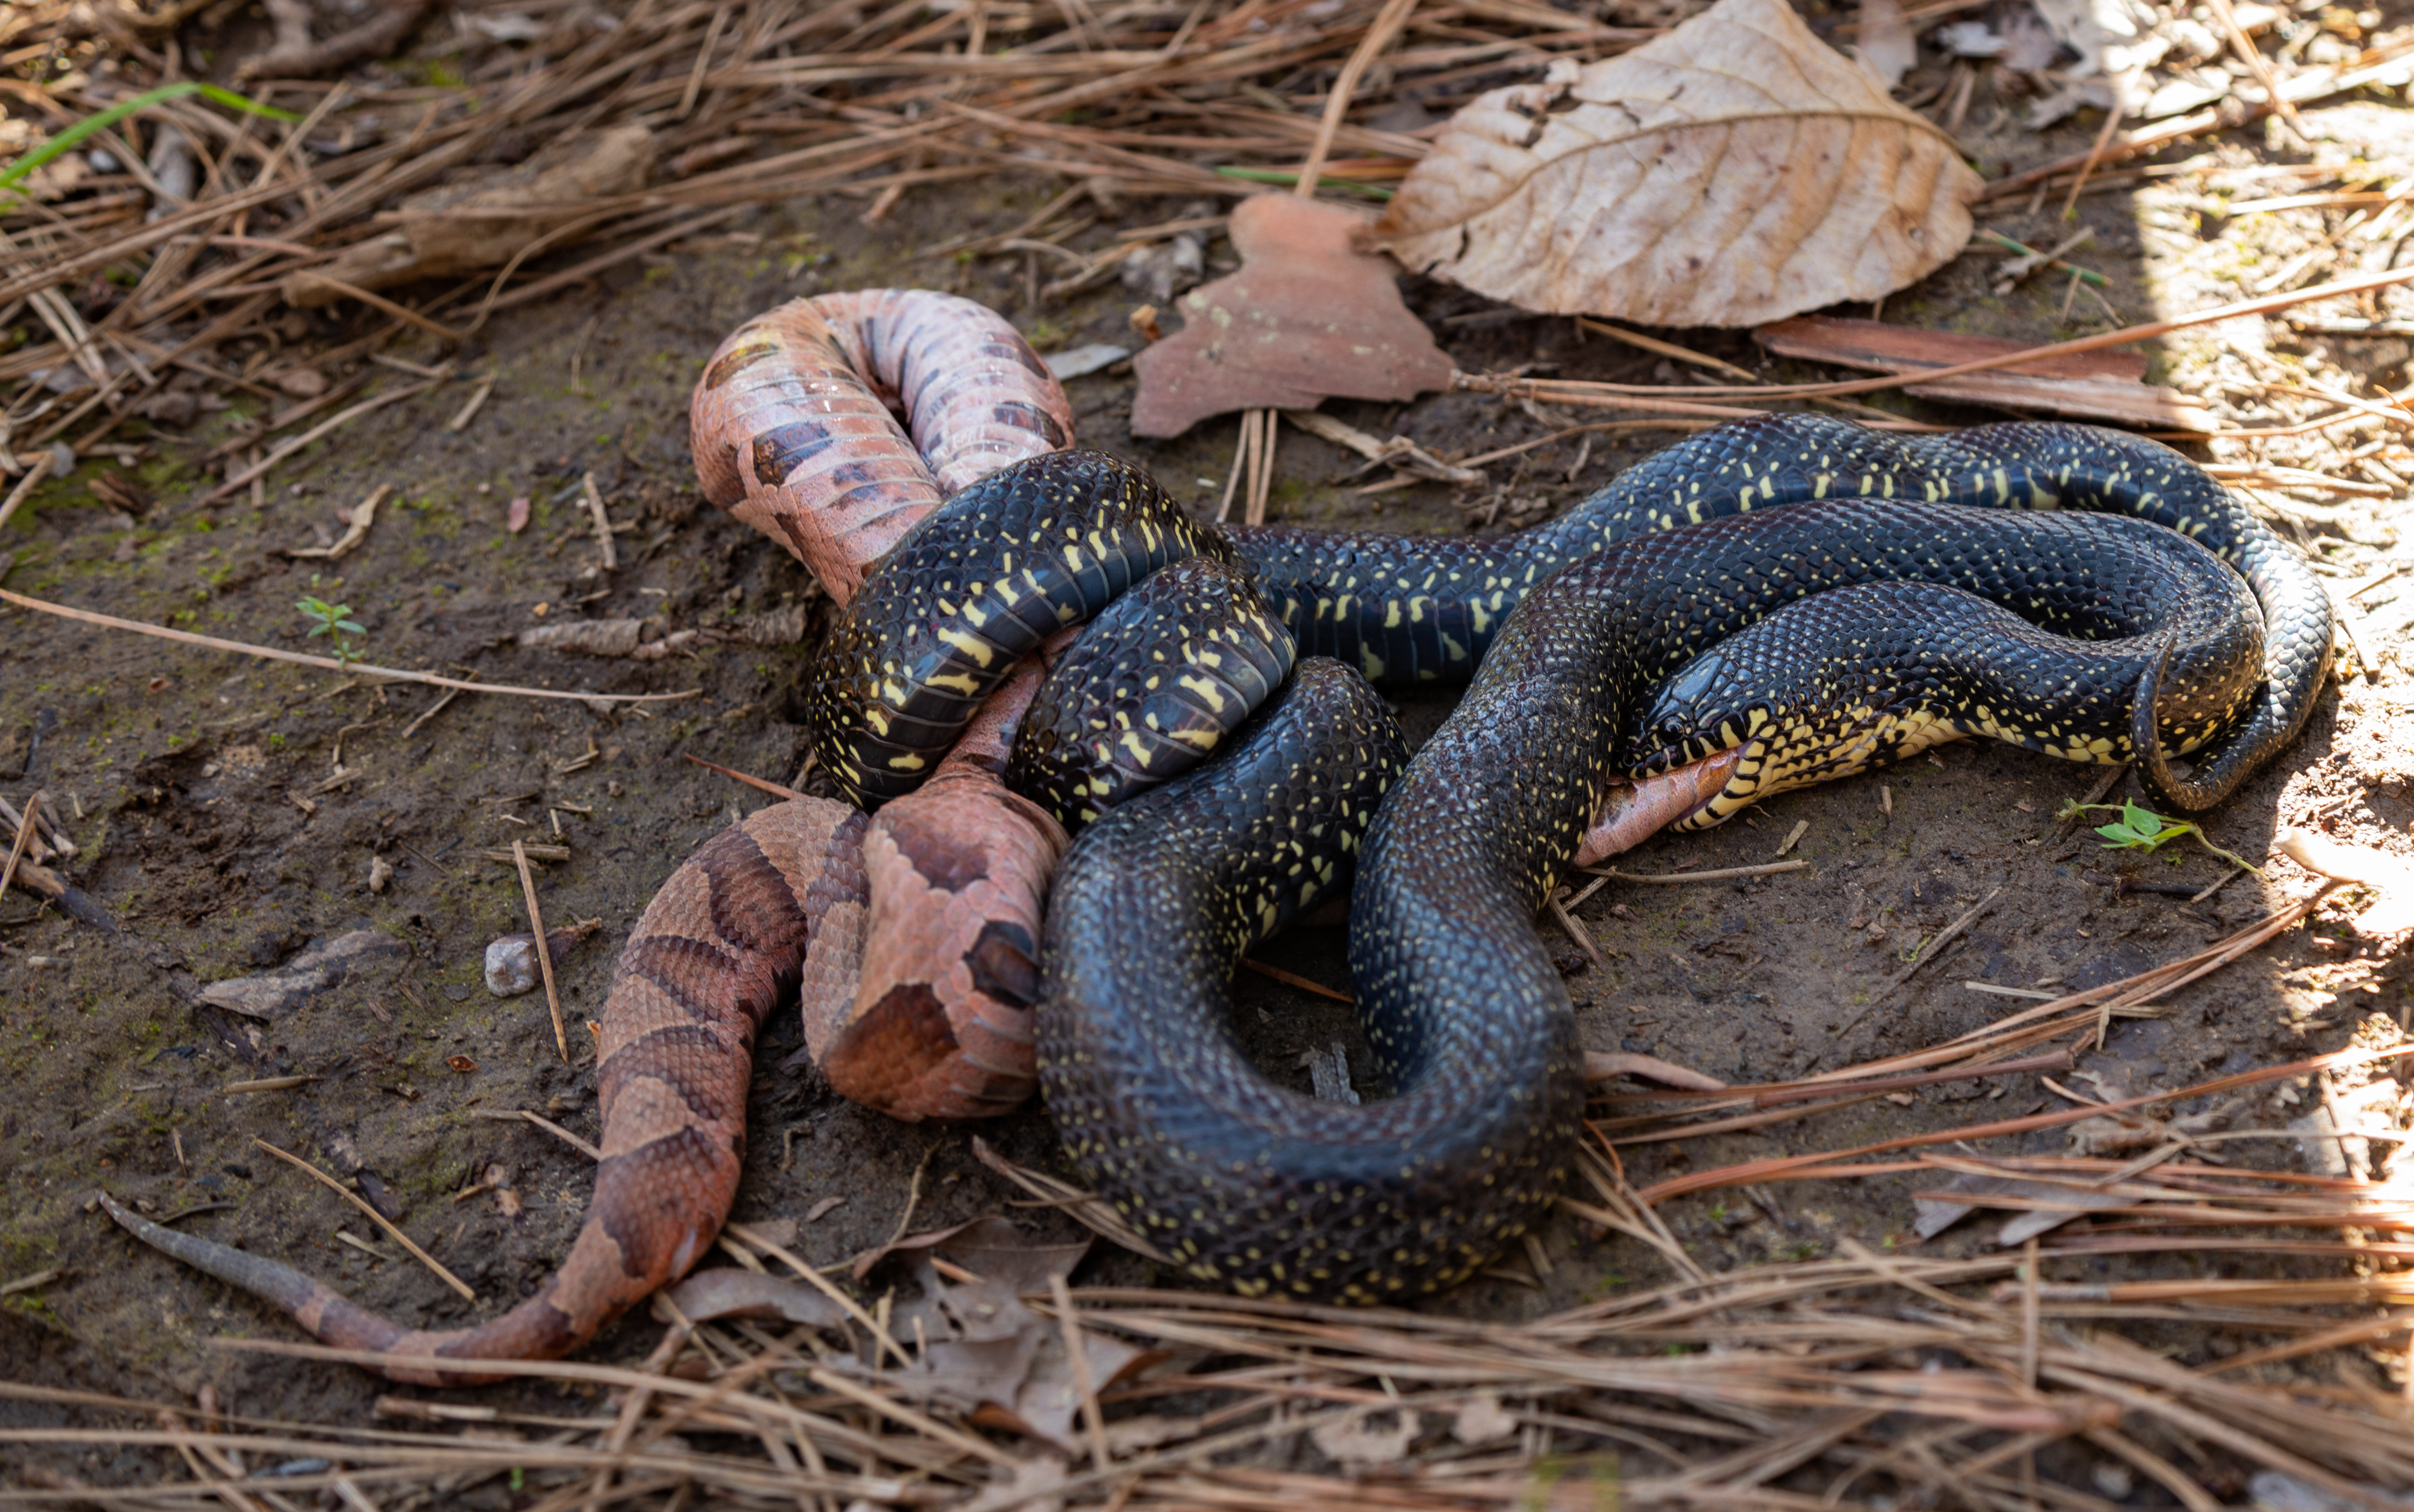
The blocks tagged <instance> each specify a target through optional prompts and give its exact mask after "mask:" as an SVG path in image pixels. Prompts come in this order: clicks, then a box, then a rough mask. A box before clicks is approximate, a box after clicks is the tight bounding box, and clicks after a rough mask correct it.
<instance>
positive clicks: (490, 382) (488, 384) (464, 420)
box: [444, 373, 496, 433]
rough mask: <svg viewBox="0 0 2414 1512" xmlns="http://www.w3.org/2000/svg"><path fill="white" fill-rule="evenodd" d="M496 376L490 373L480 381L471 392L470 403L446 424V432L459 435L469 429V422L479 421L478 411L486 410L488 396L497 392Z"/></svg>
mask: <svg viewBox="0 0 2414 1512" xmlns="http://www.w3.org/2000/svg"><path fill="white" fill-rule="evenodd" d="M495 378H496V375H495V374H492V373H489V374H487V375H486V376H485V377H484V378H480V379H479V380H478V386H477V387H476V388H474V389H472V390H470V391H469V402H468V403H466V404H464V405H463V406H462V407H461V408H460V410H459V411H458V412H457V413H456V414H454V417H453V418H452V419H451V420H448V421H446V422H444V428H445V429H446V430H448V431H454V432H456V433H457V432H460V431H466V430H468V429H469V422H471V421H473V420H475V419H477V418H478V411H479V410H481V409H483V408H485V405H486V395H488V394H490V393H494V392H495Z"/></svg>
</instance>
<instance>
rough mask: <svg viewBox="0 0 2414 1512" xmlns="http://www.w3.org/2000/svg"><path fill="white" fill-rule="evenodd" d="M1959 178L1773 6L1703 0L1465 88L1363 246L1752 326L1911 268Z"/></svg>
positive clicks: (1967, 192)
mask: <svg viewBox="0 0 2414 1512" xmlns="http://www.w3.org/2000/svg"><path fill="white" fill-rule="evenodd" d="M1981 182H1982V181H1981V180H1980V179H1979V177H1978V175H1977V174H1976V173H1974V172H1973V171H1972V170H1970V168H1969V167H1968V165H1966V164H1965V163H1963V162H1962V161H1961V157H1960V152H1959V150H1958V149H1957V148H1956V147H1955V145H1954V142H1953V139H1952V138H1950V137H1948V136H1946V135H1945V133H1944V132H1943V131H1941V130H1939V129H1938V128H1937V127H1936V126H1933V125H1932V124H1930V122H1928V121H1927V120H1925V119H1923V118H1921V117H1920V116H1917V115H1915V114H1913V113H1912V112H1911V111H1906V110H1904V109H1903V108H1902V107H1900V106H1899V105H1897V104H1896V103H1895V102H1894V101H1893V100H1892V99H1891V98H1889V97H1888V96H1886V93H1885V90H1883V89H1882V88H1880V87H1879V86H1878V84H1877V82H1876V81H1875V80H1874V79H1873V78H1872V77H1871V76H1870V73H1869V72H1868V71H1867V70H1866V69H1864V68H1862V67H1860V66H1859V65H1858V64H1855V63H1854V62H1853V61H1852V60H1850V59H1848V58H1846V57H1844V56H1843V55H1842V54H1841V53H1839V52H1836V51H1834V50H1833V49H1831V48H1829V47H1828V46H1827V45H1826V44H1825V43H1824V42H1822V41H1820V40H1819V39H1818V38H1817V37H1814V36H1812V35H1811V33H1810V28H1809V27H1808V26H1805V25H1804V24H1803V23H1802V21H1801V19H1800V18H1799V17H1797V16H1796V14H1795V13H1794V10H1793V8H1792V7H1790V6H1788V5H1786V4H1785V0H1720V3H1719V4H1718V5H1717V6H1715V7H1711V8H1710V9H1709V10H1707V11H1706V12H1704V13H1703V14H1702V15H1700V16H1697V17H1695V18H1694V19H1692V20H1691V21H1689V22H1685V23H1684V24H1683V25H1682V26H1679V27H1677V28H1676V30H1675V31H1673V32H1671V33H1669V34H1668V35H1667V36H1665V37H1661V38H1660V39H1659V40H1657V41H1654V42H1651V43H1648V44H1647V45H1646V46H1644V47H1641V48H1638V49H1636V50H1635V51H1633V52H1628V53H1624V54H1622V55H1620V56H1618V57H1616V58H1611V59H1608V60H1607V61H1605V62H1601V63H1595V64H1592V65H1589V66H1587V67H1576V66H1575V65H1573V64H1563V65H1560V66H1557V67H1555V68H1554V70H1553V73H1552V74H1551V76H1550V77H1549V78H1548V79H1547V80H1546V82H1542V83H1540V84H1524V85H1518V86H1515V87H1512V88H1509V89H1496V90H1492V91H1490V92H1488V93H1486V94H1484V95H1483V96H1478V97H1477V98H1476V99H1475V100H1474V101H1473V102H1472V103H1470V104H1468V106H1467V107H1465V108H1464V109H1462V110H1461V111H1459V112H1458V114H1457V115H1456V116H1454V117H1453V119H1452V121H1451V124H1450V125H1449V126H1448V127H1446V128H1445V129H1444V130H1443V132H1442V134H1441V136H1440V137H1439V138H1438V140H1437V141H1435V143H1434V150H1433V153H1432V155H1431V156H1428V157H1426V158H1425V159H1424V161H1423V162H1422V163H1420V164H1418V165H1417V167H1416V168H1415V170H1412V171H1411V172H1410V173H1409V174H1408V180H1407V182H1406V183H1404V184H1403V185H1401V186H1400V191H1399V193H1398V195H1397V196H1396V197H1394V198H1393V200H1392V202H1391V206H1390V208H1389V209H1388V210H1386V211H1385V212H1384V215H1383V217H1382V218H1381V219H1380V220H1378V221H1377V222H1376V223H1375V225H1374V227H1373V229H1372V230H1371V231H1370V233H1369V236H1368V238H1367V239H1368V241H1369V242H1370V243H1371V244H1372V245H1379V246H1383V247H1387V248H1389V249H1390V250H1391V251H1392V252H1393V255H1395V256H1397V257H1398V258H1399V259H1400V260H1401V261H1403V262H1405V263H1407V264H1408V266H1409V267H1411V268H1414V269H1418V270H1421V271H1423V272H1426V273H1430V274H1434V275H1436V276H1438V277H1442V278H1447V279H1450V280H1451V281H1452V282H1453V283H1458V284H1463V285H1465V286H1466V287H1467V288H1468V289H1475V290H1476V291H1478V292H1479V293H1483V294H1488V295H1491V296H1492V297H1493V298H1495V299H1500V300H1506V301H1508V302H1509V303H1511V304H1518V305H1521V306H1523V307H1525V308H1527V309H1531V310H1549V311H1557V312H1562V313H1566V312H1578V311H1581V312H1585V313H1589V314H1594V315H1607V316H1615V317H1617V318H1618V319H1626V320H1632V321H1636V322H1639V323H1641V324H1645V325H1661V326H1706V325H1707V326H1747V325H1757V324H1759V323H1761V322H1763V321H1766V320H1775V319H1782V318H1784V317H1786V316H1788V315H1794V314H1797V313H1799V312H1800V311H1803V310H1808V309H1815V308H1817V307H1818V306H1820V305H1824V304H1835V303H1837V302H1839V301H1841V300H1865V299H1875V298H1877V297H1878V296H1879V295H1881V294H1885V293H1886V292H1888V291H1889V290H1892V289H1900V288H1902V287H1903V286H1904V285H1906V284H1909V283H1912V282H1914V281H1915V280H1916V279H1918V278H1921V277H1923V276H1925V275H1926V274H1929V273H1930V272H1931V271H1933V270H1934V269H1936V268H1937V267H1939V266H1941V265H1942V264H1943V263H1944V262H1945V260H1946V259H1949V258H1951V257H1953V256H1954V255H1955V254H1956V253H1958V252H1960V250H1961V246H1962V244H1963V243H1965V242H1967V241H1968V240H1969V239H1970V227H1971V221H1970V212H1969V208H1968V202H1969V200H1970V199H1971V197H1972V196H1974V194H1976V193H1977V192H1978V189H1979V187H1980V185H1981Z"/></svg>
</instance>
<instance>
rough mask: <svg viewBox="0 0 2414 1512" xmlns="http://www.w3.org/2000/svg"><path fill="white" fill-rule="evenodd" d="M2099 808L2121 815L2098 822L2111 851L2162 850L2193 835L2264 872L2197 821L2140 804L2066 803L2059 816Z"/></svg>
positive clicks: (2220, 852) (2243, 865) (2074, 815)
mask: <svg viewBox="0 0 2414 1512" xmlns="http://www.w3.org/2000/svg"><path fill="white" fill-rule="evenodd" d="M2099 809H2100V810H2104V811H2107V812H2117V813H2118V814H2120V816H2121V818H2120V819H2119V821H2118V822H2117V823H2110V824H2098V825H2096V826H2095V833H2096V834H2098V835H2101V836H2103V837H2104V848H2105V849H2106V850H2108V851H2159V850H2161V849H2162V848H2163V847H2164V846H2166V845H2168V844H2170V843H2171V842H2172V841H2173V840H2176V839H2179V838H2182V837H2183V836H2188V835H2193V836H2195V837H2196V843H2197V844H2198V845H2201V846H2203V847H2204V848H2205V849H2206V850H2208V851H2210V852H2213V854H2214V855H2217V856H2219V857H2221V859H2223V860H2224V861H2227V862H2228V863H2229V864H2230V865H2231V866H2234V867H2241V868H2242V869H2243V870H2247V871H2252V872H2254V873H2255V874H2256V875H2257V876H2258V877H2259V876H2261V875H2262V870H2261V868H2259V867H2257V866H2256V865H2255V864H2254V863H2253V862H2251V861H2249V860H2247V859H2246V858H2245V857H2244V856H2243V855H2239V854H2238V853H2236V852H2231V851H2225V850H2223V849H2222V848H2221V847H2220V846H2217V845H2215V844H2213V840H2212V838H2210V837H2208V836H2207V835H2206V834H2205V832H2204V831H2203V829H2202V828H2200V827H2199V826H2198V824H2197V823H2195V822H2194V821H2192V820H2185V819H2166V818H2164V817H2163V816H2162V815H2160V814H2158V813H2155V812H2154V811H2153V809H2151V808H2139V807H2138V805H2136V804H2134V803H2122V804H2109V803H2076V802H2074V803H2067V804H2064V805H2063V808H2062V813H2061V814H2060V815H2059V816H2058V817H2060V818H2063V819H2074V818H2077V817H2078V816H2079V815H2080V814H2083V813H2089V812H2093V811H2095V810H2099Z"/></svg>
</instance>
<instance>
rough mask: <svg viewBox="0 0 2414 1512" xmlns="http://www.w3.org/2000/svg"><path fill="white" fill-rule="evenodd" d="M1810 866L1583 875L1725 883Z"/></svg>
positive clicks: (1599, 870) (1592, 871)
mask: <svg viewBox="0 0 2414 1512" xmlns="http://www.w3.org/2000/svg"><path fill="white" fill-rule="evenodd" d="M1809 865H1810V862H1808V861H1771V862H1768V863H1766V864H1765V865H1762V866H1757V867H1721V868H1720V869H1719V870H1716V871H1671V872H1663V873H1661V875H1659V876H1656V877H1647V876H1645V875H1644V874H1643V873H1641V872H1636V871H1620V870H1618V869H1617V867H1586V868H1585V874H1586V875H1587V876H1590V877H1610V878H1615V879H1616V880H1617V881H1618V882H1725V881H1727V880H1728V879H1730V878H1733V877H1766V876H1770V875H1773V874H1774V873H1777V872H1781V871H1800V870H1801V869H1802V868H1803V867H1807V866H1809Z"/></svg>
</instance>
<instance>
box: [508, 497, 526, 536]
mask: <svg viewBox="0 0 2414 1512" xmlns="http://www.w3.org/2000/svg"><path fill="white" fill-rule="evenodd" d="M528 523H529V498H528V496H527V495H526V494H521V495H519V496H517V497H514V499H513V500H512V501H511V503H509V504H507V505H505V506H504V508H503V528H504V529H506V530H508V531H510V532H511V533H512V534H514V535H518V534H519V533H520V532H521V531H523V530H525V529H527V528H528Z"/></svg>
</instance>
